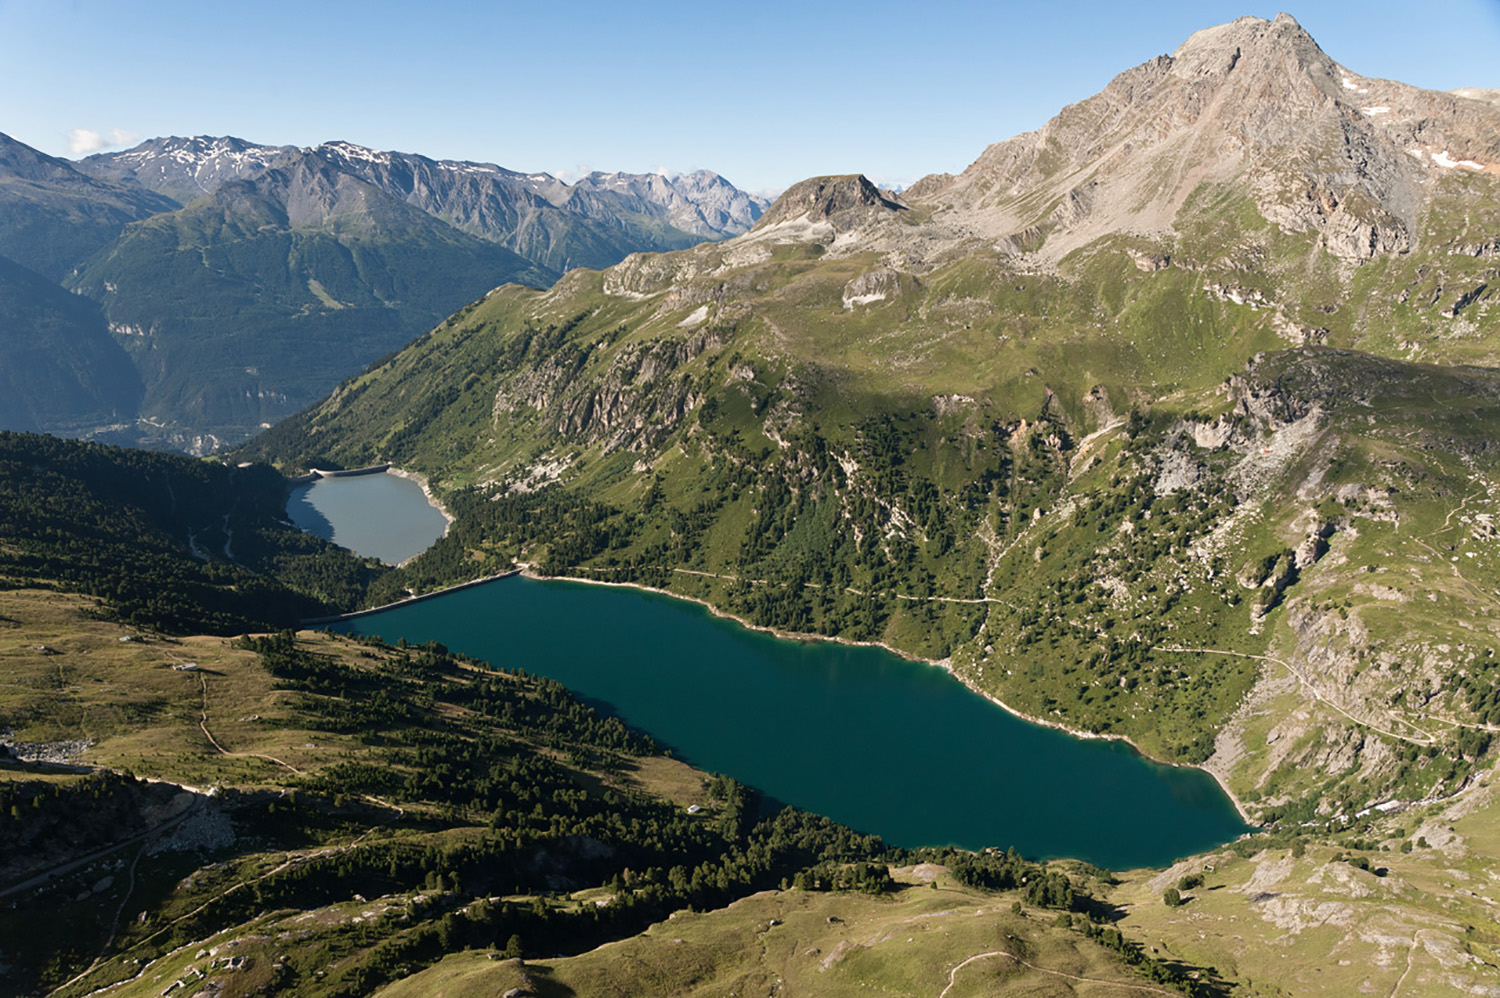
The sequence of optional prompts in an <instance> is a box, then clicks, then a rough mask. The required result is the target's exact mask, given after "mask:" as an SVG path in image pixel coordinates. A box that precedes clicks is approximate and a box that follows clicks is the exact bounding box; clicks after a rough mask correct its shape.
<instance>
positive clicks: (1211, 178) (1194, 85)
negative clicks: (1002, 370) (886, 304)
mask: <svg viewBox="0 0 1500 998" xmlns="http://www.w3.org/2000/svg"><path fill="white" fill-rule="evenodd" d="M1497 164H1500V109H1497V108H1496V107H1495V106H1494V105H1493V104H1489V103H1487V102H1484V101H1482V100H1477V99H1472V98H1466V97H1463V96H1458V95H1453V94H1444V93H1437V92H1434V91H1426V90H1421V89H1419V88H1416V87H1411V86H1408V85H1406V84H1402V83H1396V82H1392V81H1386V80H1377V79H1371V78H1366V77H1363V76H1360V75H1358V74H1357V73H1354V72H1353V71H1351V70H1349V69H1347V68H1345V67H1343V66H1342V65H1340V64H1339V63H1337V62H1336V61H1334V60H1333V59H1332V58H1331V57H1329V56H1328V55H1327V54H1325V53H1324V52H1323V51H1322V49H1321V48H1319V47H1318V45H1317V43H1316V42H1315V41H1314V40H1313V39H1312V37H1311V36H1310V35H1308V33H1307V32H1306V31H1305V30H1303V28H1302V27H1301V25H1299V24H1298V23H1297V22H1296V20H1295V19H1293V18H1292V17H1290V16H1289V15H1285V14H1282V15H1278V16H1277V17H1276V19H1275V20H1272V21H1266V20H1264V19H1261V18H1254V17H1245V18H1240V19H1238V20H1236V21H1233V22H1230V23H1229V24H1224V25H1219V26H1217V27H1212V28H1206V29H1204V30H1202V31H1199V32H1196V33H1195V34H1193V35H1192V36H1191V37H1189V38H1188V39H1187V40H1186V41H1185V42H1184V43H1183V44H1182V45H1180V46H1179V47H1178V48H1177V49H1176V50H1175V51H1174V52H1173V53H1172V54H1171V55H1164V56H1159V57H1157V58H1155V59H1153V60H1151V61H1149V62H1146V63H1143V64H1142V65H1140V66H1137V67H1135V68H1133V69H1130V70H1127V71H1125V72H1124V73H1121V74H1120V75H1119V76H1117V77H1116V78H1115V79H1114V80H1112V81H1111V82H1110V84H1109V85H1108V86H1107V87H1105V89H1104V90H1103V91H1101V92H1100V93H1099V94H1096V95H1095V96H1093V97H1090V98H1088V99H1086V100H1084V101H1081V102H1079V103H1078V104H1074V105H1071V106H1069V107H1067V108H1064V109H1063V110H1062V111H1061V112H1060V113H1059V114H1058V115H1057V116H1056V117H1054V118H1053V119H1052V120H1051V121H1049V122H1048V123H1047V124H1046V125H1045V126H1043V127H1042V128H1041V129H1039V130H1037V131H1035V132H1028V133H1025V134H1023V135H1019V136H1016V137H1015V138H1012V139H1009V140H1006V141H1004V142H1000V143H996V144H995V145H993V146H990V147H989V148H988V149H986V150H985V151H984V153H983V154H982V155H981V156H980V157H979V158H978V159H977V160H976V161H975V162H974V163H973V164H972V165H971V166H970V167H969V168H968V169H966V170H965V171H964V172H963V173H962V174H960V175H958V176H956V177H952V178H949V177H943V176H935V177H929V178H924V179H923V180H922V181H920V182H918V184H916V185H914V186H913V188H912V190H911V191H910V192H909V195H910V198H911V199H912V201H913V203H915V202H917V201H921V200H925V201H928V202H930V203H932V204H933V206H934V207H935V208H937V209H939V210H940V211H946V212H947V213H948V215H949V218H948V220H949V222H950V224H953V225H955V226H957V225H959V224H960V223H961V224H962V225H963V226H964V227H966V228H969V229H973V230H975V231H979V232H982V233H984V234H986V235H988V236H990V237H992V238H996V239H1001V240H1003V239H1006V238H1010V237H1014V236H1017V235H1022V234H1024V235H1025V237H1026V238H1025V239H1023V240H1021V241H1022V242H1026V243H1032V244H1034V243H1037V242H1040V241H1043V240H1045V243H1046V251H1045V252H1044V253H1043V254H1042V255H1043V257H1045V258H1047V259H1053V260H1055V259H1058V258H1060V257H1061V256H1062V255H1065V254H1066V253H1067V252H1070V251H1071V250H1073V249H1075V248H1077V247H1079V246H1081V245H1084V244H1086V243H1088V242H1091V241H1093V240H1094V239H1096V238H1099V237H1100V236H1102V235H1104V234H1106V233H1109V232H1118V231H1134V232H1141V233H1163V234H1165V233H1170V232H1171V231H1172V230H1173V226H1174V223H1175V221H1176V220H1177V216H1178V213H1179V211H1180V210H1181V209H1182V206H1183V204H1184V203H1185V202H1186V200H1187V199H1188V198H1189V197H1190V196H1191V195H1192V194H1193V192H1194V191H1195V190H1198V189H1199V188H1200V186H1201V185H1202V184H1204V183H1232V184H1242V185H1244V186H1246V187H1247V188H1249V189H1250V190H1251V191H1253V193H1254V197H1255V201H1256V204H1257V207H1258V208H1259V209H1260V211H1261V213H1262V214H1263V215H1264V216H1265V217H1266V218H1268V219H1270V220H1271V221H1273V222H1275V223H1276V224H1277V225H1279V226H1280V227H1281V228H1282V229H1283V230H1285V231H1288V232H1306V231H1315V232H1317V233H1318V234H1319V236H1320V238H1321V240H1322V243H1323V245H1324V246H1325V248H1327V249H1328V251H1329V252H1331V253H1333V254H1334V255H1336V256H1339V257H1342V258H1344V259H1347V260H1351V261H1359V260H1364V259H1368V258H1370V257H1371V256H1374V255H1376V254H1378V253H1389V252H1399V251H1403V250H1406V249H1408V248H1410V246H1411V243H1412V239H1413V233H1414V229H1415V224H1416V217H1417V215H1418V213H1419V212H1420V209H1421V206H1422V205H1423V204H1424V203H1426V202H1427V200H1428V198H1429V193H1430V191H1429V189H1430V188H1431V186H1432V185H1433V184H1434V183H1437V182H1441V180H1442V178H1443V175H1445V174H1447V173H1451V172H1452V171H1455V170H1456V171H1460V172H1470V173H1491V174H1494V173H1500V166H1497Z"/></svg>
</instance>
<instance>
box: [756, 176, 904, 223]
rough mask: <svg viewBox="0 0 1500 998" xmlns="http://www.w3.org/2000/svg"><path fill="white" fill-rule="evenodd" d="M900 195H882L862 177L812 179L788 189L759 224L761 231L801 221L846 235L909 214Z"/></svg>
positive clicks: (879, 190)
mask: <svg viewBox="0 0 1500 998" xmlns="http://www.w3.org/2000/svg"><path fill="white" fill-rule="evenodd" d="M905 210H906V205H905V204H903V203H902V202H901V201H900V199H898V198H897V197H896V195H894V194H891V193H890V192H888V191H882V190H881V189H880V188H879V187H876V186H875V185H874V184H873V183H871V182H870V180H869V178H868V177H866V176H865V175H864V174H862V173H850V174H844V175H843V176H831V177H810V178H808V179H807V180H803V181H801V182H799V183H796V184H793V185H792V186H791V187H788V188H787V189H786V191H785V192H784V193H783V194H782V195H781V197H779V198H777V199H776V203H775V204H773V205H771V207H770V208H769V209H767V210H766V213H765V214H764V215H762V216H761V218H760V221H759V222H757V223H756V225H755V229H756V230H757V231H761V230H765V229H769V228H771V227H772V226H776V225H780V224H782V223H785V222H792V221H797V220H801V219H805V220H806V221H808V222H810V223H813V224H817V223H828V224H830V225H832V226H833V228H834V231H839V232H842V231H845V230H847V229H851V228H854V227H856V226H858V225H861V224H864V223H867V222H869V221H871V220H873V219H875V218H878V217H880V216H883V215H887V214H891V213H894V212H898V211H905Z"/></svg>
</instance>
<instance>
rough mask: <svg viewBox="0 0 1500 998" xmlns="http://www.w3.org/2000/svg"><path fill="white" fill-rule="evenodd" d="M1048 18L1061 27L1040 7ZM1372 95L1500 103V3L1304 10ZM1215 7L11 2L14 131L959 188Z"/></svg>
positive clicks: (753, 180)
mask: <svg viewBox="0 0 1500 998" xmlns="http://www.w3.org/2000/svg"><path fill="white" fill-rule="evenodd" d="M1041 7H1047V8H1048V9H1038V8H1041ZM1290 13H1291V14H1292V15H1293V16H1295V17H1296V18H1297V19H1298V20H1299V21H1300V22H1301V23H1302V25H1303V27H1305V28H1306V29H1307V30H1308V31H1309V32H1310V33H1311V34H1312V36H1313V37H1314V38H1316V39H1317V40H1318V42H1319V44H1320V45H1322V47H1323V49H1324V51H1326V52H1327V53H1328V54H1329V55H1331V56H1332V57H1333V58H1335V59H1337V60H1338V61H1339V62H1341V63H1343V64H1344V65H1345V66H1347V67H1348V68H1350V69H1352V70H1354V71H1355V72H1357V73H1360V74H1361V75H1364V76H1378V77H1387V78H1392V79H1399V80H1403V81H1405V82H1407V83H1412V84H1415V85H1417V86H1422V87H1429V88H1432V89H1439V90H1446V89H1451V88H1454V87H1460V86H1478V87H1495V88H1500V0H1426V2H1424V3H1421V4H1414V3H1411V2H1410V0H1405V2H1388V0H1367V2H1362V3H1352V2H1348V0H1340V2H1329V0H1308V2H1305V3H1303V4H1301V6H1299V7H1294V8H1292V9H1291V10H1290ZM1242 14H1254V15H1256V16H1259V17H1268V18H1269V17H1274V16H1275V14H1276V9H1275V8H1263V9H1256V8H1253V7H1250V6H1249V5H1248V4H1246V3H1222V2H1219V0H1193V2H1187V0H1157V2H1152V3H1120V2H1118V0H1110V2H1097V0H1087V2H1075V3H1068V2H1061V3H1056V4H1052V5H1047V4H1046V3H1045V0H1033V2H1028V3H1012V2H1009V0H1003V2H989V3H985V2H983V0H970V2H957V0H927V2H925V3H920V4H918V3H902V4H896V3H890V2H887V0H875V2H868V3H852V2H847V0H839V2H818V0H802V2H787V0H763V2H760V3H753V4H752V3H745V4H733V5H731V4H723V3H715V2H713V0H700V2H696V3H686V2H682V0H648V2H637V3H630V2H619V0H616V2H598V0H577V2H572V3H549V2H545V0H531V2H526V3H513V2H510V0H498V2H480V0H428V2H426V3H420V2H419V0H402V2H388V0H364V2H361V3H333V2H325V0H296V2H287V0H257V2H255V3H233V4H220V3H215V2H213V0H192V2H181V0H132V2H126V0H0V108H3V113H0V131H3V132H6V133H8V134H10V135H13V136H14V137H16V138H18V139H20V140H21V141H23V142H26V143H28V144H30V145H33V146H36V147H37V148H39V149H42V150H44V151H45V152H49V153H52V154H54V155H59V156H77V155H80V154H82V153H84V152H87V151H92V148H97V147H101V146H102V147H105V148H108V147H118V146H120V145H131V144H134V142H136V141H138V139H139V138H141V137H149V136H156V135H237V136H240V137H241V138H246V139H250V140H253V141H256V142H266V143H275V144H296V145H313V144H316V143H318V142H321V141H325V140H328V139H336V138H337V139H347V140H349V141H352V142H357V143H360V144H362V145H366V146H372V147H375V148H379V149H399V150H402V151H406V152H419V153H423V154H425V155H429V156H433V157H437V158H448V159H471V160H481V161H487V162H495V163H499V164H501V165H503V166H507V167H510V168H513V169H517V170H528V171H531V170H546V171H549V172H552V173H555V174H557V175H559V176H563V177H565V178H571V177H573V176H576V175H578V174H579V173H581V172H586V171H587V170H589V169H604V170H628V171H632V172H645V171H649V170H656V169H664V170H692V169H698V168H700V167H702V168H708V169H713V170H717V171H718V172H720V173H722V174H723V175H724V176H725V177H727V178H728V179H729V180H730V181H732V182H733V183H735V184H737V185H739V186H740V187H744V188H747V189H750V190H763V191H770V190H777V189H780V188H783V187H785V186H787V185H788V184H791V183H793V182H795V181H797V180H800V179H802V178H803V177H807V176H812V175H815V174H820V173H852V172H863V173H866V174H868V175H869V176H871V177H872V178H874V179H876V180H878V181H881V182H883V183H888V184H897V183H910V182H911V181H912V180H915V179H916V178H917V177H920V176H922V175H924V174H927V173H933V172H940V171H949V172H956V171H958V170H961V169H963V168H964V167H965V166H967V165H968V164H969V163H970V162H971V161H972V160H973V159H974V158H975V157H976V156H978V155H979V153H980V152H981V151H982V150H983V149H984V147H985V146H986V145H988V144H989V143H991V142H996V141H999V140H1001V139H1005V138H1008V137H1010V136H1011V135H1014V134H1016V133H1017V132H1021V131H1026V130H1028V129H1032V128H1036V127H1038V126H1040V125H1041V124H1043V123H1044V122H1045V121H1046V120H1047V119H1048V118H1049V117H1050V116H1051V115H1052V114H1054V113H1055V112H1056V111H1057V110H1058V109H1059V108H1060V107H1062V106H1063V105H1065V104H1068V103H1072V102H1074V101H1078V100H1081V99H1083V98H1085V97H1087V96H1089V95H1090V94H1093V93H1095V92H1097V91H1098V90H1099V89H1101V88H1102V87H1103V86H1104V84H1105V83H1107V82H1108V81H1109V79H1110V78H1111V77H1112V76H1114V75H1115V74H1116V73H1118V72H1120V71H1122V70H1124V69H1127V68H1129V67H1130V66H1133V65H1136V64H1138V63H1141V62H1144V61H1145V60H1147V59H1150V58H1151V57H1153V56H1155V55H1159V54H1162V53H1166V52H1170V51H1171V50H1172V49H1174V48H1176V47H1177V45H1178V44H1180V43H1181V42H1182V41H1183V39H1185V38H1186V37H1187V36H1188V35H1189V34H1191V33H1192V32H1193V31H1194V30H1196V29H1198V28H1201V27H1206V26H1208V25H1210V24H1218V23H1222V22H1224V21H1229V20H1232V19H1233V18H1235V17H1237V16H1240V15H1242Z"/></svg>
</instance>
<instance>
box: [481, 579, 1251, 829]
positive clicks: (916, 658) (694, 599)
mask: <svg viewBox="0 0 1500 998" xmlns="http://www.w3.org/2000/svg"><path fill="white" fill-rule="evenodd" d="M511 574H516V573H511ZM519 574H520V575H521V576H522V577H523V578H527V579H533V580H535V581H538V582H545V581H549V580H550V581H556V582H578V583H582V584H584V585H590V586H613V587H616V588H623V589H637V590H640V591H642V592H648V593H655V594H656V595H658V596H668V597H671V598H672V599H680V600H687V601H688V602H691V603H697V604H698V605H699V606H702V607H705V608H706V609H707V610H708V612H709V613H711V614H713V615H714V616H715V617H720V618H723V619H725V620H732V621H734V622H735V623H737V624H739V625H740V626H741V627H744V628H745V629H746V630H750V631H759V632H760V633H762V634H769V635H771V636H773V637H777V638H781V639H782V640H785V641H830V642H833V643H834V644H840V645H848V646H850V647H853V648H879V649H881V650H882V651H886V652H889V653H890V654H892V655H895V656H896V657H897V658H902V659H905V660H906V661H908V662H918V663H921V664H923V665H930V666H933V667H935V668H939V669H942V670H943V671H944V672H946V673H948V674H949V675H950V676H952V677H953V678H954V679H956V680H958V682H960V683H962V684H963V686H964V688H965V689H967V690H969V691H970V692H971V693H977V694H978V695H979V696H982V697H984V699H986V700H988V701H989V702H990V703H992V704H994V705H995V706H997V707H999V708H1000V709H1001V710H1003V711H1005V712H1006V713H1008V714H1010V715H1011V716H1012V717H1015V718H1017V719H1019V720H1022V721H1026V722H1028V723H1030V724H1035V725H1038V726H1039V727H1043V728H1051V729H1053V730H1054V731H1061V732H1062V733H1063V734H1066V735H1070V736H1071V737H1073V738H1077V739H1080V740H1085V741H1116V742H1124V743H1125V744H1126V745H1129V746H1130V747H1131V749H1133V750H1134V751H1135V753H1136V754H1137V755H1139V756H1140V757H1141V758H1142V759H1149V760H1150V761H1151V762H1154V763H1156V764H1157V765H1160V766H1172V767H1175V768H1177V769H1197V770H1201V771H1202V772H1205V773H1207V774H1208V775H1209V776H1211V777H1213V781H1214V782H1215V783H1217V784H1218V785H1219V789H1220V790H1222V791H1224V796H1226V797H1228V798H1229V802H1230V803H1231V804H1233V805H1234V809H1235V811H1236V812H1237V813H1238V814H1239V816H1240V820H1241V821H1243V822H1244V823H1245V824H1246V825H1249V826H1250V827H1251V828H1260V827H1261V826H1260V824H1259V823H1258V822H1256V821H1255V819H1254V818H1252V817H1251V815H1250V813H1249V812H1248V811H1246V810H1245V805H1244V803H1243V802H1242V801H1241V800H1240V799H1239V797H1238V796H1236V795H1235V793H1234V791H1232V790H1230V789H1229V785H1228V784H1227V783H1225V782H1224V779H1223V778H1222V777H1221V776H1220V775H1219V774H1218V773H1215V772H1214V771H1213V770H1211V769H1208V768H1207V767H1205V766H1194V765H1191V764H1188V763H1182V762H1174V761H1172V760H1171V759H1158V758H1157V757H1156V756H1153V755H1152V754H1151V753H1149V752H1147V751H1145V750H1144V749H1142V748H1141V747H1140V746H1139V745H1138V744H1136V742H1135V740H1134V739H1132V738H1131V737H1130V736H1129V735H1121V734H1114V733H1109V732H1097V731H1083V730H1081V729H1078V728H1071V727H1069V726H1068V725H1066V724H1062V723H1060V722H1058V721H1051V720H1048V719H1046V718H1042V717H1034V716H1032V715H1031V714H1028V713H1026V712H1025V711H1022V710H1017V709H1016V708H1015V707H1012V706H1011V705H1010V704H1008V703H1006V702H1005V701H1004V700H1001V699H1000V698H999V697H997V696H995V695H994V694H993V693H990V692H988V691H986V690H982V689H979V688H978V687H976V686H975V685H974V684H972V683H970V682H968V681H967V680H966V679H965V678H964V677H963V676H961V675H959V674H958V673H957V672H955V671H954V669H953V665H952V660H951V659H945V658H943V659H939V658H924V657H922V656H921V655H913V654H911V653H909V652H905V651H902V650H901V649H899V648H893V647H891V646H890V645H888V644H885V643H884V642H880V641H853V640H850V639H849V638H841V637H838V636H836V635H830V634H811V633H807V632H802V631H783V630H781V629H780V628H776V627H767V626H765V625H763V624H753V623H751V622H750V621H748V620H746V619H745V618H743V617H740V616H738V615H736V614H733V613H730V612H729V611H727V610H721V609H720V608H719V607H716V606H714V605H713V604H712V603H710V602H709V601H708V600H706V599H703V598H702V597H699V596H685V595H683V594H682V593H675V592H672V591H671V590H670V589H661V588H658V587H656V586H648V585H644V584H642V583H639V582H607V581H605V580H603V579H584V578H580V577H578V576H573V575H542V574H540V573H538V572H536V571H534V570H533V569H532V568H531V567H530V566H527V567H524V568H522V569H520V570H519Z"/></svg>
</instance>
